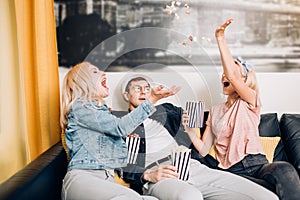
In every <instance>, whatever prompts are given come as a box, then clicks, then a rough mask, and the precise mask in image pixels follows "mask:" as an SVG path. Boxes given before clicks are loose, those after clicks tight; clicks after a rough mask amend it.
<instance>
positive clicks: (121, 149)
mask: <svg viewBox="0 0 300 200" xmlns="http://www.w3.org/2000/svg"><path fill="white" fill-rule="evenodd" d="M92 103H93V104H94V106H92V105H91V104H90V103H89V102H83V101H81V100H79V99H78V100H76V101H75V102H74V103H73V105H72V108H71V110H70V113H69V115H68V126H67V128H66V130H65V135H66V136H65V137H66V143H67V147H68V151H69V155H70V158H71V160H70V162H69V165H68V170H71V169H106V168H119V167H123V166H125V165H126V161H127V146H126V143H125V142H124V140H123V139H122V137H125V136H127V135H128V134H130V133H131V132H132V131H133V130H134V129H135V128H136V127H137V126H138V125H139V124H140V123H142V122H143V120H144V119H146V118H147V117H149V116H150V115H151V114H152V113H153V112H154V111H155V110H156V109H155V107H154V106H153V105H152V104H151V103H150V101H149V100H147V101H145V102H144V103H143V104H141V105H140V106H139V107H138V108H137V109H135V110H134V112H131V113H130V114H128V115H126V116H124V117H122V118H117V117H115V116H114V115H112V114H111V113H110V111H109V110H108V108H107V106H106V105H101V106H98V105H97V101H92Z"/></svg>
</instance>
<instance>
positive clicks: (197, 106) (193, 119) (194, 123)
mask: <svg viewBox="0 0 300 200" xmlns="http://www.w3.org/2000/svg"><path fill="white" fill-rule="evenodd" d="M185 107H186V111H187V114H188V115H189V117H190V120H189V122H188V124H187V125H188V126H189V127H191V128H202V127H203V119H204V102H203V101H187V102H186V106H185Z"/></svg>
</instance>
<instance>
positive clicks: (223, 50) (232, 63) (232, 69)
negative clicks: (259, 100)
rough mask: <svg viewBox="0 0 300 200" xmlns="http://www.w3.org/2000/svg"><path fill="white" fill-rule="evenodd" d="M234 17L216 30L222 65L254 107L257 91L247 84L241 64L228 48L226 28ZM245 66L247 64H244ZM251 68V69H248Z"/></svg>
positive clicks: (238, 91)
mask: <svg viewBox="0 0 300 200" xmlns="http://www.w3.org/2000/svg"><path fill="white" fill-rule="evenodd" d="M232 21H233V19H232V18H230V19H227V20H226V21H225V22H224V23H223V24H222V25H221V26H219V27H218V28H217V29H216V31H215V36H216V40H217V44H218V47H219V52H220V56H221V60H222V66H223V71H224V75H225V77H226V78H227V80H228V81H229V83H230V84H232V86H233V88H234V89H235V91H236V92H237V93H238V95H239V96H240V97H241V98H242V99H243V100H245V101H247V102H248V103H249V104H250V105H252V106H253V107H256V93H255V92H253V89H251V88H250V87H249V86H247V84H246V81H247V77H243V76H242V74H241V69H240V65H239V64H238V63H237V61H236V60H235V59H234V58H233V57H232V55H231V52H230V50H229V48H228V45H227V42H226V38H225V33H224V32H225V29H226V28H227V27H228V26H229V25H230V24H231V23H232ZM243 67H245V66H243ZM246 70H249V69H246Z"/></svg>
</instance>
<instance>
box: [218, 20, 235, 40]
mask: <svg viewBox="0 0 300 200" xmlns="http://www.w3.org/2000/svg"><path fill="white" fill-rule="evenodd" d="M232 21H233V19H232V18H229V19H227V20H226V21H225V22H224V23H223V24H222V25H221V26H219V27H218V28H217V29H216V32H215V35H216V37H217V38H218V37H224V32H225V29H226V28H227V26H229V24H231V22H232Z"/></svg>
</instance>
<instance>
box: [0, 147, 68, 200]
mask: <svg viewBox="0 0 300 200" xmlns="http://www.w3.org/2000/svg"><path fill="white" fill-rule="evenodd" d="M66 170H67V158H66V153H65V151H64V149H63V147H62V145H61V143H60V142H58V143H57V144H55V145H54V146H52V147H51V148H50V149H48V150H47V151H45V152H44V153H43V154H41V155H40V156H39V157H38V158H37V159H35V160H34V161H32V162H31V163H29V164H28V165H26V167H24V168H23V169H22V170H20V171H19V172H17V173H16V174H15V175H13V176H12V177H11V178H9V179H8V180H6V181H5V182H3V183H2V184H1V185H0V199H1V200H59V199H61V194H60V193H61V186H62V180H63V177H64V175H65V173H66Z"/></svg>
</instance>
